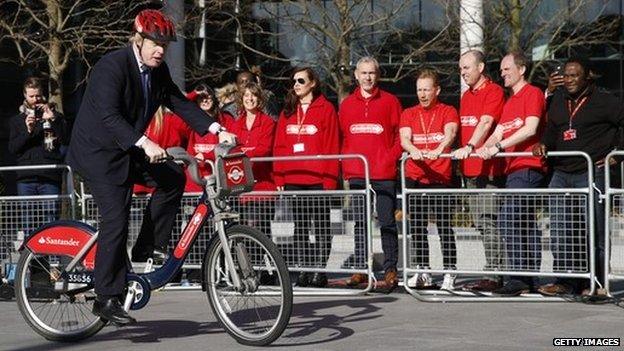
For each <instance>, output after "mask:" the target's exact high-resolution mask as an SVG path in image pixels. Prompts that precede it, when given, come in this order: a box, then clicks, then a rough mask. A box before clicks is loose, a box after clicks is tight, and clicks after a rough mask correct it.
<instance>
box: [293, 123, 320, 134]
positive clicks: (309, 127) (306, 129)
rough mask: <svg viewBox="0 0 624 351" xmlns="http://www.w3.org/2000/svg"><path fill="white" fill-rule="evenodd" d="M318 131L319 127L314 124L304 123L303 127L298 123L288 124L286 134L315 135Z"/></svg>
mask: <svg viewBox="0 0 624 351" xmlns="http://www.w3.org/2000/svg"><path fill="white" fill-rule="evenodd" d="M317 132H318V128H317V127H316V126H315V125H314V124H302V125H301V129H299V125H297V124H288V125H286V134H290V135H314V134H316V133H317Z"/></svg>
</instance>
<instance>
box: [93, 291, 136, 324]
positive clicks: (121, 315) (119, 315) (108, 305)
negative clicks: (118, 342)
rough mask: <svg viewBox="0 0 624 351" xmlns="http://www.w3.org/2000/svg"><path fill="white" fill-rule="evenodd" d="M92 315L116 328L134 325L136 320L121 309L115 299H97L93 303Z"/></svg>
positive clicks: (117, 300)
mask: <svg viewBox="0 0 624 351" xmlns="http://www.w3.org/2000/svg"><path fill="white" fill-rule="evenodd" d="M93 314H94V315H96V316H98V317H100V318H102V319H104V320H107V321H109V322H111V323H113V324H115V325H118V326H122V325H128V324H133V323H136V319H134V318H132V317H130V315H129V314H128V312H126V311H125V310H124V309H123V307H121V304H120V303H119V298H117V297H106V298H100V297H97V298H96V299H95V301H94V302H93Z"/></svg>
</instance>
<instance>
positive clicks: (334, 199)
mask: <svg viewBox="0 0 624 351" xmlns="http://www.w3.org/2000/svg"><path fill="white" fill-rule="evenodd" d="M345 159H359V160H361V161H362V162H363V163H364V166H365V172H366V175H365V182H366V186H367V188H369V187H370V179H369V174H368V162H367V160H366V158H364V156H362V155H319V156H291V157H261V158H252V159H251V161H252V162H292V161H310V166H311V167H313V166H314V162H315V161H316V162H318V161H324V160H345ZM200 195H201V194H198V193H186V194H185V195H184V197H183V199H182V204H181V206H180V210H179V212H178V214H177V216H176V221H175V225H174V229H173V234H172V237H171V241H170V247H173V245H175V243H176V242H177V240H178V239H179V237H180V232H181V231H182V230H183V229H184V227H185V225H186V221H188V219H189V217H190V216H191V214H192V212H193V209H194V208H195V206H196V205H197V201H198V200H199V196H200ZM148 201H149V195H147V196H142V195H139V196H133V199H132V206H131V213H130V223H129V238H128V249H131V247H132V245H133V244H134V241H135V240H136V238H137V236H138V234H139V231H140V228H141V221H142V218H143V210H144V208H145V206H146V205H147V203H148ZM82 203H83V205H82V210H83V218H84V219H85V221H86V222H87V223H89V224H91V225H93V226H96V227H97V224H98V212H97V206H96V205H95V202H94V201H93V198H92V197H91V195H88V194H84V195H83V196H82ZM371 203H372V202H371V194H370V191H366V190H364V189H362V190H332V191H328V190H320V191H254V192H251V193H248V194H244V195H243V196H241V197H239V198H234V199H232V201H231V205H232V206H233V208H234V209H235V210H236V211H237V212H239V213H240V215H241V222H242V223H245V224H249V225H252V226H254V227H256V228H258V229H260V230H261V231H262V232H264V233H267V234H268V235H270V236H271V238H272V239H273V241H274V242H275V243H276V244H277V246H278V248H279V249H280V251H281V253H282V255H283V256H284V259H285V260H286V263H287V265H288V269H289V270H290V271H291V272H323V273H333V274H354V273H364V274H368V275H369V277H370V278H369V282H368V285H367V286H366V287H365V288H364V289H341V288H320V289H319V288H296V289H295V293H296V294H297V295H357V294H364V293H366V292H368V291H370V290H371V289H372V287H373V278H372V277H373V274H372V273H373V268H372V266H373V260H372V257H373V254H372V250H373V246H372V245H373V244H372V242H373V239H372V219H371V211H367V210H366V209H367V208H371V206H370V205H371ZM323 210H324V211H323ZM308 216H309V217H308ZM304 217H306V218H304ZM308 219H311V222H312V224H311V225H310V226H309V227H308V228H305V231H304V232H301V230H300V229H298V228H297V224H299V225H301V224H302V223H303V222H306V221H307V220H308ZM356 223H359V224H360V225H363V228H361V230H359V231H358V229H357V228H358V227H357V226H356ZM202 230H203V231H204V232H203V233H201V234H200V235H199V237H198V239H197V242H196V243H195V245H194V246H193V248H192V250H191V252H190V253H189V256H188V257H187V260H186V263H185V266H184V268H188V269H194V268H199V267H201V264H202V260H203V253H204V252H205V250H206V249H207V244H208V242H209V239H210V237H211V236H212V234H213V232H214V225H213V224H212V223H210V222H209V223H207V224H206V225H205V226H204V228H203V229H202ZM357 236H364V237H365V238H364V237H360V238H358V240H363V239H364V240H365V242H366V243H367V245H366V250H365V251H358V250H356V249H355V240H356V237H357Z"/></svg>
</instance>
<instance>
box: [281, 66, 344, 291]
mask: <svg viewBox="0 0 624 351" xmlns="http://www.w3.org/2000/svg"><path fill="white" fill-rule="evenodd" d="M291 79H292V84H293V87H292V89H290V90H289V92H288V94H287V95H286V99H285V101H284V110H283V111H282V113H281V115H280V117H279V119H278V121H277V128H276V132H275V147H274V151H273V154H274V156H278V157H279V156H304V155H332V154H333V155H335V154H338V152H339V150H340V146H339V140H338V134H339V130H338V116H337V115H336V109H335V108H334V106H333V105H332V104H331V103H330V102H329V101H327V99H326V98H325V97H324V96H323V94H321V87H320V84H321V82H320V80H319V78H318V75H317V74H316V73H315V72H314V71H313V70H312V69H311V68H309V67H300V68H296V69H295V70H294V71H293V74H292V76H291ZM338 168H339V163H338V160H331V161H276V162H274V163H273V170H274V172H275V174H274V178H275V184H276V185H277V187H278V190H287V191H290V190H292V191H302V190H303V191H316V192H318V191H322V190H335V189H336V186H337V184H338ZM293 200H294V201H293V202H294V204H293V205H294V208H293V212H294V213H293V215H294V217H295V248H294V249H295V252H294V254H295V256H296V257H295V258H296V259H297V262H295V263H298V264H299V265H300V266H302V267H306V266H307V267H310V266H313V267H324V266H325V265H326V264H327V260H328V259H329V254H330V252H331V240H332V238H331V232H330V221H329V211H330V209H331V204H330V203H329V201H328V200H327V199H326V198H323V197H319V196H314V195H311V196H307V195H298V196H297V197H295V198H293ZM312 220H314V227H315V229H316V230H315V238H316V243H315V244H312V243H310V236H309V229H310V227H311V225H310V224H311V221H312ZM288 258H289V257H287V259H288ZM297 284H298V285H299V286H316V287H323V286H326V285H327V276H326V275H325V273H314V274H313V275H310V274H309V273H306V272H303V273H301V274H300V275H299V278H298V280H297Z"/></svg>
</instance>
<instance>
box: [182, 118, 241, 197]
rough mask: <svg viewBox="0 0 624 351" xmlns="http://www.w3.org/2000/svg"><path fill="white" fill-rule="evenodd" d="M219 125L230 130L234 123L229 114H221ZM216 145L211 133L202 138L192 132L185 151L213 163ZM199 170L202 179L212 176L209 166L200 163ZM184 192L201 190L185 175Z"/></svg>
mask: <svg viewBox="0 0 624 351" xmlns="http://www.w3.org/2000/svg"><path fill="white" fill-rule="evenodd" d="M219 123H220V124H221V125H222V126H223V127H224V128H225V129H227V130H230V129H231V126H232V124H233V123H234V120H233V119H232V117H231V116H230V115H229V114H227V113H221V115H220V116H219ZM217 144H219V137H218V136H216V135H214V134H212V133H206V134H205V135H203V136H202V135H199V134H197V133H195V132H193V133H191V137H190V138H189V143H188V147H187V149H186V151H187V152H188V153H189V154H190V155H191V156H195V155H197V154H202V156H204V160H210V161H214V160H215V155H214V148H215V146H217ZM199 170H200V173H201V176H202V177H204V176H207V175H210V174H212V169H211V167H210V166H209V165H205V164H202V163H200V167H199ZM184 191H186V192H200V191H202V188H201V187H200V186H199V185H197V184H195V183H194V182H193V181H192V180H191V177H189V176H188V174H187V177H186V186H185V188H184Z"/></svg>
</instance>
